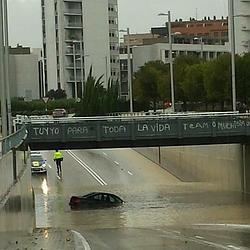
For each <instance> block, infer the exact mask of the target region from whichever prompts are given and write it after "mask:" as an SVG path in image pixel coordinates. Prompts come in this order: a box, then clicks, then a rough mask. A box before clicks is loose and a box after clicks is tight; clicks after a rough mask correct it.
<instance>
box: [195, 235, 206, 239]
mask: <svg viewBox="0 0 250 250" xmlns="http://www.w3.org/2000/svg"><path fill="white" fill-rule="evenodd" d="M195 238H197V239H204V237H201V236H199V235H196V236H195Z"/></svg>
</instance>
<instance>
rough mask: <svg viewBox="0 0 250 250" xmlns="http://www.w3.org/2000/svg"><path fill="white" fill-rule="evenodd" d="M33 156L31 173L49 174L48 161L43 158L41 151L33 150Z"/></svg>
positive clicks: (31, 155)
mask: <svg viewBox="0 0 250 250" xmlns="http://www.w3.org/2000/svg"><path fill="white" fill-rule="evenodd" d="M30 158H31V173H32V174H35V173H43V174H47V162H46V160H45V159H44V158H43V156H42V154H41V153H40V152H35V151H33V152H31V154H30Z"/></svg>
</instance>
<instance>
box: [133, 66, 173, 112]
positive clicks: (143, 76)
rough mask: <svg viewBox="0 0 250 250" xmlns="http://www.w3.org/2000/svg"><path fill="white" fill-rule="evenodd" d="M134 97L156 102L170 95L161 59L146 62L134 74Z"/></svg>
mask: <svg viewBox="0 0 250 250" xmlns="http://www.w3.org/2000/svg"><path fill="white" fill-rule="evenodd" d="M133 86H134V88H133V90H134V91H133V92H134V97H135V99H137V100H138V101H141V102H145V101H146V102H152V103H153V108H154V110H156V103H157V102H158V101H163V100H164V99H165V98H166V97H170V86H169V85H167V69H166V65H165V64H164V63H163V62H161V61H152V62H148V63H146V64H145V65H144V66H142V67H141V68H140V70H139V71H138V72H136V73H135V75H134V82H133Z"/></svg>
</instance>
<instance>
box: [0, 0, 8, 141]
mask: <svg viewBox="0 0 250 250" xmlns="http://www.w3.org/2000/svg"><path fill="white" fill-rule="evenodd" d="M3 16H4V15H3V0H0V90H1V118H2V135H3V137H6V136H7V135H8V133H7V109H6V90H5V70H4V63H5V60H4V58H5V57H4V18H3ZM5 28H6V27H5Z"/></svg>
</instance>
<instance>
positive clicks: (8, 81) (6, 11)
mask: <svg viewBox="0 0 250 250" xmlns="http://www.w3.org/2000/svg"><path fill="white" fill-rule="evenodd" d="M3 1H4V5H3V6H4V7H3V8H4V26H5V34H4V35H5V51H4V52H5V64H4V66H5V88H6V99H7V114H8V117H7V118H8V134H11V133H12V114H11V99H10V77H9V65H10V63H9V31H8V27H9V25H8V3H7V0H3Z"/></svg>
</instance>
